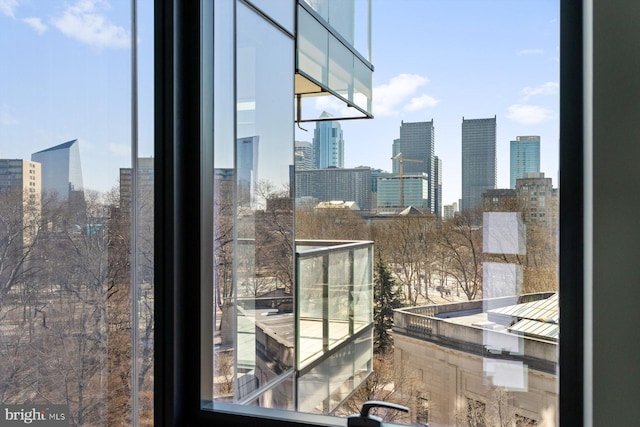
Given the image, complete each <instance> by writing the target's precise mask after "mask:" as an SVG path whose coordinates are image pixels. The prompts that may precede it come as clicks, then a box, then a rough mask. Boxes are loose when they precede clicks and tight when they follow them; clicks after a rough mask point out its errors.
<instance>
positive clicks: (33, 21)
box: [22, 17, 47, 34]
mask: <svg viewBox="0 0 640 427" xmlns="http://www.w3.org/2000/svg"><path fill="white" fill-rule="evenodd" d="M22 21H23V22H25V23H27V24H28V25H29V26H30V27H31V28H33V29H34V30H35V31H36V32H37V33H38V34H43V33H44V32H45V31H47V26H46V25H45V24H43V23H42V19H40V18H35V17H29V18H24V19H23V20H22Z"/></svg>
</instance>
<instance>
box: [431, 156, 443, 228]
mask: <svg viewBox="0 0 640 427" xmlns="http://www.w3.org/2000/svg"><path fill="white" fill-rule="evenodd" d="M433 185H434V186H435V188H434V204H433V214H434V215H435V216H436V217H437V218H442V159H441V158H440V157H438V156H435V157H434V161H433Z"/></svg>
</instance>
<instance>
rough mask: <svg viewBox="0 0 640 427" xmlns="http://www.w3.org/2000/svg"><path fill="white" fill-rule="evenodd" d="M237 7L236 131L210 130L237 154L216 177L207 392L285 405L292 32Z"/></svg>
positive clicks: (288, 396)
mask: <svg viewBox="0 0 640 427" xmlns="http://www.w3.org/2000/svg"><path fill="white" fill-rule="evenodd" d="M235 7H236V17H237V21H236V23H235V29H236V53H235V60H236V64H235V70H236V74H235V83H236V84H235V87H236V112H235V116H236V128H235V135H236V137H235V138H234V139H228V138H224V139H222V140H220V139H219V138H220V137H224V135H223V134H216V135H215V137H216V138H218V139H217V140H216V141H215V147H216V148H215V150H218V149H220V150H221V151H223V153H225V152H228V150H229V147H231V149H232V150H233V152H234V157H235V160H234V163H233V165H232V168H228V169H223V168H220V169H216V177H215V178H214V179H216V180H217V181H218V184H217V186H216V187H215V191H216V192H217V193H216V200H217V201H218V203H217V207H216V212H215V216H216V220H215V221H216V227H215V228H216V229H215V231H214V233H215V238H216V245H215V247H214V260H215V262H216V267H215V268H216V270H217V272H216V275H215V279H214V280H215V282H214V283H215V286H216V292H215V295H216V298H217V299H218V301H217V303H216V304H217V305H216V307H217V313H216V331H215V337H214V344H215V354H214V360H215V363H214V365H215V368H214V398H215V399H217V400H220V401H228V402H234V403H242V404H257V405H260V406H263V407H276V408H285V409H287V408H290V407H292V406H293V402H294V399H293V395H292V393H293V386H292V383H291V379H289V380H287V378H291V377H292V375H291V373H292V372H293V367H294V364H295V359H294V353H293V351H292V349H293V347H294V337H295V335H294V334H293V330H294V329H295V328H294V319H293V317H292V315H291V313H292V305H293V297H292V295H293V286H294V274H293V265H294V259H293V249H294V247H293V229H292V227H293V205H292V203H293V202H292V199H291V196H290V194H289V189H290V172H289V165H291V164H292V163H293V150H292V145H293V129H292V127H291V124H292V120H293V103H292V102H291V101H292V99H293V74H292V70H293V60H294V57H293V39H292V38H291V37H290V36H288V35H286V34H285V33H283V32H282V31H281V30H280V29H278V28H277V27H275V26H273V25H272V24H271V23H269V22H268V21H266V20H264V19H263V18H262V17H261V16H260V15H258V14H257V13H256V12H255V11H253V10H252V9H250V8H249V7H247V6H246V5H244V4H243V3H241V2H237V3H236V5H235ZM216 34H217V33H216ZM224 34H225V33H224V32H222V33H221V34H220V36H221V37H223V38H224ZM227 53H228V51H227V50H226V49H225V50H223V51H222V52H221V54H222V57H223V58H224V57H226V54H227ZM216 54H217V52H216ZM214 63H215V60H214ZM227 66H228V67H230V69H231V70H234V68H233V63H227ZM228 70H229V68H228V69H227V73H228ZM226 75H228V74H226ZM219 84H222V85H224V81H222V80H218V81H216V85H219ZM215 153H216V151H214V157H215ZM223 156H224V154H223Z"/></svg>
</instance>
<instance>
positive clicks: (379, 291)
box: [373, 254, 402, 353]
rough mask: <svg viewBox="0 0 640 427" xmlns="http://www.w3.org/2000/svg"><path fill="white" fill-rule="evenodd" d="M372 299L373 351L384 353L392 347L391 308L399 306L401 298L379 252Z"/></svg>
mask: <svg viewBox="0 0 640 427" xmlns="http://www.w3.org/2000/svg"><path fill="white" fill-rule="evenodd" d="M373 300H374V301H373V324H374V326H373V335H374V337H373V339H374V351H375V352H376V353H386V352H387V351H389V350H391V349H392V348H393V338H392V337H391V332H390V331H391V328H392V327H393V309H395V308H400V307H401V306H402V300H401V295H400V289H399V288H398V286H397V285H396V283H395V280H394V279H393V277H392V275H391V271H390V269H389V267H388V266H387V264H385V263H384V262H383V261H382V257H381V256H380V255H379V254H378V260H377V261H376V267H375V277H374V289H373Z"/></svg>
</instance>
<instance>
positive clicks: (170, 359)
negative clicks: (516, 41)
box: [154, 0, 585, 427]
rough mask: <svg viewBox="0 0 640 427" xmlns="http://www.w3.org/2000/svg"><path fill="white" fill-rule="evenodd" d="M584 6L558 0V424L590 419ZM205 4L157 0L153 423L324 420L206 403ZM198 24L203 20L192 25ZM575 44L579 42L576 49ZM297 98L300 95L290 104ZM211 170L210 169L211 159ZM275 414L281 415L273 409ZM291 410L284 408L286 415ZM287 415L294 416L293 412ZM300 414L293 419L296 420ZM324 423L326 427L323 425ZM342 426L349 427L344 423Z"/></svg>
mask: <svg viewBox="0 0 640 427" xmlns="http://www.w3.org/2000/svg"><path fill="white" fill-rule="evenodd" d="M583 9H584V6H583V4H582V2H580V1H575V0H560V52H561V53H560V82H561V84H560V123H561V125H560V140H561V141H563V143H562V144H560V169H561V174H560V187H561V188H562V189H563V194H562V197H561V198H560V230H561V231H560V275H559V277H560V285H559V286H560V293H561V298H560V311H561V313H562V331H563V334H562V339H561V340H560V354H559V361H560V366H561V367H562V369H561V370H560V373H559V388H560V401H559V411H560V414H559V419H560V424H561V425H567V426H568V425H583V424H584V423H583V421H584V396H583V394H584V393H583V392H584V372H585V371H584V368H585V363H584V345H583V341H584V329H583V317H584V307H583V302H584V289H583V286H582V283H583V280H584V272H583V265H584V255H583V248H584V238H583V232H584V219H583V212H584V206H585V203H584V195H583V188H584V182H583V173H584V161H583V152H584V148H583V143H582V142H583V140H584V129H583V128H584V123H585V119H584V113H583V103H584V100H585V96H584V93H583V87H584V70H583V64H584V55H583V50H582V46H583V27H584V18H583ZM201 13H202V12H201V10H200V2H199V1H193V0H154V14H155V16H154V25H155V39H154V54H155V55H154V56H155V59H154V61H155V64H154V67H155V83H154V85H155V90H154V92H155V113H154V118H155V125H154V126H155V156H156V157H155V158H156V165H155V167H156V174H155V178H154V179H155V184H154V185H155V188H156V197H155V206H154V207H155V227H156V229H155V254H156V261H155V277H156V287H155V291H154V296H155V302H154V304H155V305H154V309H155V345H154V348H155V360H154V424H155V425H156V426H187V425H188V426H192V425H205V424H210V423H213V422H216V423H220V422H222V423H223V425H241V426H242V425H253V424H255V423H258V422H259V423H260V424H261V425H262V426H263V427H271V426H299V425H305V426H313V425H323V421H322V420H323V419H324V420H325V421H326V417H314V416H309V415H308V414H294V415H291V416H290V417H289V418H290V419H289V420H282V419H271V418H266V417H263V416H261V415H260V414H258V413H257V411H256V410H255V408H247V415H238V414H232V413H225V412H220V411H217V412H210V411H207V410H202V409H201V397H200V396H201V394H200V393H201V390H200V387H201V385H200V383H201V382H200V373H201V368H200V366H201V348H200V347H201V345H200V333H201V330H202V327H201V321H202V319H201V316H200V310H201V299H202V298H196V297H194V295H198V296H200V292H201V290H200V280H201V277H200V276H201V268H202V265H201V264H202V263H201V245H199V244H194V242H193V240H194V239H193V236H200V235H201V231H202V230H201V220H202V215H203V212H202V211H201V200H200V194H201V191H202V186H203V185H206V184H203V182H202V178H201V177H202V173H203V172H206V167H207V165H206V164H205V161H204V160H203V159H202V158H201V157H203V156H202V155H201V146H200V141H201V136H202V135H201V129H202V123H201V119H200V117H201V111H202V105H201V101H202V99H201V96H200V82H201V75H200V74H201V73H200V57H201V37H200V31H201V26H200V23H201V22H202V20H201ZM194 23H197V25H193V24H194ZM576 47H578V48H576ZM292 101H293V100H292ZM209 166H210V165H209ZM276 413H277V411H276ZM283 413H284V411H283ZM289 414H290V413H289ZM294 418H295V419H296V420H293V419H294ZM324 425H326V424H324ZM335 425H346V420H344V419H338V420H336V424H335Z"/></svg>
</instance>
